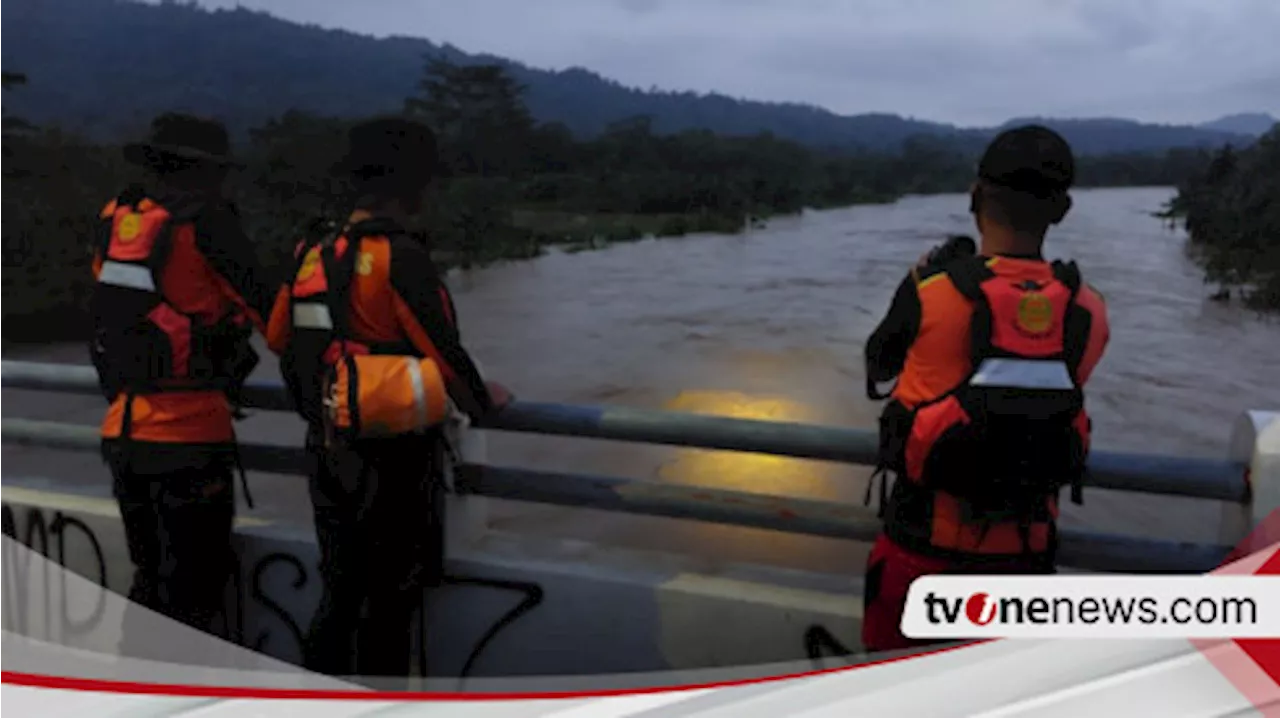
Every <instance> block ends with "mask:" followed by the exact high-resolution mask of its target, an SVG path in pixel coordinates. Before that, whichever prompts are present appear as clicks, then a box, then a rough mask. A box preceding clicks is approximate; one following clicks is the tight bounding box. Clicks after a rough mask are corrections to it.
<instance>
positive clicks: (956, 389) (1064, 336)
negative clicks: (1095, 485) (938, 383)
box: [879, 258, 1105, 558]
mask: <svg viewBox="0 0 1280 718" xmlns="http://www.w3.org/2000/svg"><path fill="white" fill-rule="evenodd" d="M998 261H999V260H984V259H983V258H972V259H964V260H959V261H956V262H954V263H952V264H950V265H949V266H948V267H947V268H946V269H945V270H944V272H943V273H942V274H939V275H935V276H934V277H931V278H930V279H926V280H924V282H921V283H920V284H919V285H918V287H917V289H918V293H919V294H920V301H921V308H922V329H923V330H924V331H928V329H929V328H930V327H931V326H933V327H936V326H938V325H937V324H933V323H934V322H947V323H949V324H950V326H951V327H954V326H956V325H955V322H956V321H957V320H959V321H962V322H964V323H963V324H961V325H960V326H961V327H967V329H966V330H965V331H963V332H962V333H960V334H959V335H958V338H960V341H959V342H957V343H955V344H951V345H948V346H946V347H939V346H937V345H934V347H933V348H935V349H939V350H943V349H945V350H946V351H947V357H949V358H950V360H951V361H952V362H954V367H953V368H954V374H955V375H957V377H956V378H957V379H958V381H954V383H952V384H951V386H949V387H947V388H945V389H943V390H941V391H937V392H935V393H932V394H930V395H925V396H923V397H919V396H917V397H914V399H915V400H914V401H910V400H904V398H905V397H903V393H904V391H903V387H904V386H905V387H907V389H906V391H912V390H915V391H918V387H919V386H920V384H921V383H922V381H921V378H920V377H915V376H911V372H912V371H916V370H917V369H916V368H915V367H913V366H912V354H911V351H914V350H915V349H916V347H913V348H912V350H909V352H908V365H907V367H905V368H904V372H903V376H902V377H901V378H900V380H899V387H898V388H897V389H896V390H895V400H894V401H892V402H890V404H889V405H888V406H887V407H886V408H885V413H884V415H883V417H882V419H881V458H880V467H879V468H880V469H881V470H882V471H883V470H892V471H893V472H894V474H895V475H896V477H897V481H896V482H895V483H894V487H893V492H892V494H891V495H890V496H889V497H888V499H887V501H884V497H882V509H883V511H884V513H885V532H886V534H887V535H888V537H889V538H890V539H892V540H893V541H895V542H896V543H898V544H900V545H902V546H904V547H906V548H908V549H911V550H914V551H917V552H919V553H923V554H928V555H935V556H943V557H955V558H963V557H964V556H972V555H974V554H982V555H985V556H988V557H993V558H994V557H1005V556H1015V555H1025V554H1028V553H1030V554H1040V553H1045V552H1049V551H1052V550H1053V549H1054V545H1055V538H1054V532H1055V520H1056V518H1057V516H1058V493H1059V490H1060V489H1061V488H1062V487H1063V486H1071V487H1072V498H1073V500H1075V501H1077V502H1078V501H1080V487H1081V481H1082V478H1083V475H1084V471H1085V458H1086V456H1087V454H1088V451H1089V442H1090V431H1091V421H1090V419H1089V417H1088V414H1087V412H1086V411H1085V408H1084V394H1083V390H1082V384H1083V375H1084V374H1083V373H1082V371H1081V367H1082V364H1083V362H1085V360H1086V355H1087V354H1090V344H1091V338H1092V337H1094V336H1096V335H1095V334H1094V332H1093V329H1095V328H1094V327H1092V326H1091V324H1092V323H1093V321H1094V320H1095V316H1094V314H1093V313H1092V312H1090V311H1089V310H1087V309H1085V308H1084V307H1082V306H1081V303H1080V301H1079V295H1080V291H1081V287H1082V282H1081V279H1080V275H1079V272H1078V270H1077V269H1076V267H1075V265H1074V263H1072V264H1062V263H1057V262H1055V263H1054V264H1053V265H1047V264H1043V263H1029V264H1028V266H1024V267H1021V268H1020V269H1022V270H1026V271H1016V270H1015V271H996V270H994V269H993V266H994V265H995V264H996V262H998ZM1019 261H1020V260H1011V261H1010V262H1008V264H1010V265H1016V264H1017V263H1018V262H1019ZM1036 265H1039V266H1036ZM1002 269H1003V268H1002ZM943 280H945V281H946V284H949V285H950V286H949V287H947V288H945V289H944V288H943V287H938V288H937V289H936V290H935V291H926V290H925V287H924V284H925V283H933V282H940V281H943ZM966 313H967V314H968V316H967V317H964V316H962V315H963V314H966ZM1103 321H1105V320H1103ZM917 343H920V342H919V340H917ZM930 358H931V359H933V360H934V362H937V361H939V360H941V359H942V357H941V356H933V357H930ZM917 359H918V357H917ZM1096 359H1097V356H1096V355H1093V356H1091V357H1090V360H1092V361H1096ZM882 486H883V484H882Z"/></svg>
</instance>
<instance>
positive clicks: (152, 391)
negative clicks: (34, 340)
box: [90, 114, 270, 650]
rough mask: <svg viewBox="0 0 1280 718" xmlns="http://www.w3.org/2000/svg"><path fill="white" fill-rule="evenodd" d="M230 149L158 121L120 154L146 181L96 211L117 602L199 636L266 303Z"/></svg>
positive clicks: (170, 121)
mask: <svg viewBox="0 0 1280 718" xmlns="http://www.w3.org/2000/svg"><path fill="white" fill-rule="evenodd" d="M229 148H230V145H229V142H228V137H227V132H226V130H225V128H224V127H223V126H222V125H221V124H220V123H218V122H215V121H211V120H205V119H200V118H197V117H192V116H189V115H182V114H164V115H161V116H159V117H157V118H156V119H155V120H154V122H153V123H152V125H151V132H150V136H149V138H148V140H147V141H145V142H139V143H133V144H130V145H127V146H126V147H125V150H124V155H125V159H126V160H127V161H128V162H130V163H132V164H136V165H140V166H141V167H143V168H145V169H146V170H147V174H148V179H147V180H146V182H144V183H142V184H136V185H133V186H130V187H129V188H127V189H126V190H125V191H124V192H123V193H122V194H121V195H120V196H118V197H117V198H115V199H113V200H111V201H110V202H109V203H108V204H107V205H106V207H105V208H103V209H102V211H101V214H100V219H101V230H100V233H99V236H98V238H97V241H96V246H95V252H94V262H93V272H94V277H95V279H96V285H95V287H94V290H93V296H92V299H91V314H92V318H93V326H94V337H93V341H92V344H91V346H90V354H91V358H92V360H93V363H94V366H95V367H96V368H97V370H98V378H99V383H100V385H101V387H102V390H103V393H104V395H105V396H106V398H107V400H108V401H109V402H110V406H109V408H108V409H107V413H106V416H105V417H104V419H103V421H102V427H101V435H102V439H103V441H102V449H103V458H104V460H105V461H106V463H107V465H108V467H109V468H110V470H111V474H112V477H113V488H114V494H115V497H116V499H117V501H118V502H119V506H120V514H121V518H122V519H123V522H124V529H125V536H126V539H127V542H128V546H129V555H130V558H131V559H132V561H133V563H134V566H135V573H134V578H133V585H132V587H131V589H130V592H129V597H130V599H132V600H133V601H135V602H137V603H139V604H142V605H144V606H146V607H148V608H151V609H154V610H156V611H159V612H161V613H164V614H166V615H168V616H170V617H172V618H175V619H178V620H181V621H184V622H186V623H187V624H190V625H191V626H193V627H196V628H199V629H202V630H206V631H212V630H214V629H215V628H216V625H215V624H216V623H217V621H216V619H217V618H218V617H219V616H220V615H221V614H222V612H221V607H222V603H223V598H224V593H223V589H224V587H225V586H226V583H227V579H228V577H229V575H230V573H231V571H232V570H233V567H234V558H233V555H232V553H231V526H232V520H233V515H234V513H235V506H234V496H235V488H234V485H233V483H232V481H233V478H234V477H233V473H234V469H235V468H236V467H238V461H237V455H236V443H235V442H236V440H235V433H234V431H233V424H232V422H233V414H234V413H235V411H236V410H235V408H234V407H233V404H232V401H231V399H232V397H234V396H235V395H236V393H237V392H238V390H239V388H240V385H241V384H242V382H243V381H244V379H245V378H246V377H247V376H248V374H249V372H250V371H252V370H253V367H254V365H255V364H256V363H257V360H258V357H257V355H256V353H255V352H254V351H253V349H252V347H251V346H250V345H249V342H248V340H249V337H250V335H251V333H252V331H253V329H254V327H258V328H260V329H261V328H263V324H264V323H263V320H262V317H263V316H265V312H266V310H267V309H269V307H270V293H269V292H264V291H263V289H262V285H261V284H260V282H259V278H260V277H261V270H260V268H259V266H258V264H257V260H256V258H255V254H254V252H253V248H252V246H251V245H250V243H249V239H248V237H246V236H245V233H244V231H243V229H242V227H241V224H240V220H239V218H238V215H237V213H236V210H235V208H234V207H233V206H232V205H231V204H230V202H228V201H227V200H225V199H224V198H223V197H222V196H221V187H222V185H223V183H224V181H225V179H226V177H227V174H228V171H229V169H230V168H231V167H232V166H233V165H235V164H236V163H235V161H234V160H233V159H232V158H231V156H230V152H229ZM247 498H248V496H247V495H246V499H247ZM134 615H136V614H134ZM222 627H223V628H224V630H225V629H226V628H227V627H226V625H225V622H224V623H223V626H222ZM135 633H137V631H131V629H130V628H129V625H128V624H126V626H125V639H124V640H125V642H126V643H124V644H122V646H123V645H134V646H137V645H139V642H141V641H146V640H147V638H148V637H147V636H143V635H134V634H135ZM130 641H132V643H130ZM126 650H128V649H126Z"/></svg>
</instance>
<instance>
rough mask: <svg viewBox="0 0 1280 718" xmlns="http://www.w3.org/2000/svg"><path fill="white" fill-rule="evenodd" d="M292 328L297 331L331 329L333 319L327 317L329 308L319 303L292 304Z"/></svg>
mask: <svg viewBox="0 0 1280 718" xmlns="http://www.w3.org/2000/svg"><path fill="white" fill-rule="evenodd" d="M293 326H294V327H295V328H298V329H333V317H331V316H330V315H329V306H328V305H327V304H320V303H319V302H298V303H297V304H294V305H293Z"/></svg>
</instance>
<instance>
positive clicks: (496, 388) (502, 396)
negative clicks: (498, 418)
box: [484, 381, 515, 413]
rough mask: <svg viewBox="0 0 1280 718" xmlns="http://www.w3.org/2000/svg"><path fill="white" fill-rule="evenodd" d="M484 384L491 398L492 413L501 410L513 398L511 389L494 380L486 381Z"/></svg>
mask: <svg viewBox="0 0 1280 718" xmlns="http://www.w3.org/2000/svg"><path fill="white" fill-rule="evenodd" d="M484 385H485V388H486V389H488V390H489V397H490V398H491V399H493V411H494V413H497V412H499V411H502V410H503V409H505V408H506V406H507V405H508V404H510V403H511V402H512V401H514V400H515V397H514V396H512V395H511V391H510V390H508V389H507V387H505V386H503V385H501V384H499V383H498V382H496V381H486V382H485V383H484Z"/></svg>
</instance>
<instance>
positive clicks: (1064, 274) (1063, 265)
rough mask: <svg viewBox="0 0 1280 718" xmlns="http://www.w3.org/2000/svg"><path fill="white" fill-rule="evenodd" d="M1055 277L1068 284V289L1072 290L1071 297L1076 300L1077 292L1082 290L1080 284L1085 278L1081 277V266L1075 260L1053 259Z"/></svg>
mask: <svg viewBox="0 0 1280 718" xmlns="http://www.w3.org/2000/svg"><path fill="white" fill-rule="evenodd" d="M1052 267H1053V277H1054V279H1057V280H1058V281H1059V282H1062V283H1063V284H1065V285H1067V289H1070V290H1071V299H1072V301H1074V300H1075V298H1076V294H1078V293H1079V292H1080V285H1081V284H1083V280H1081V278H1080V267H1078V266H1076V263H1075V262H1063V261H1062V260H1061V259H1055V260H1053V265H1052Z"/></svg>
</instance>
